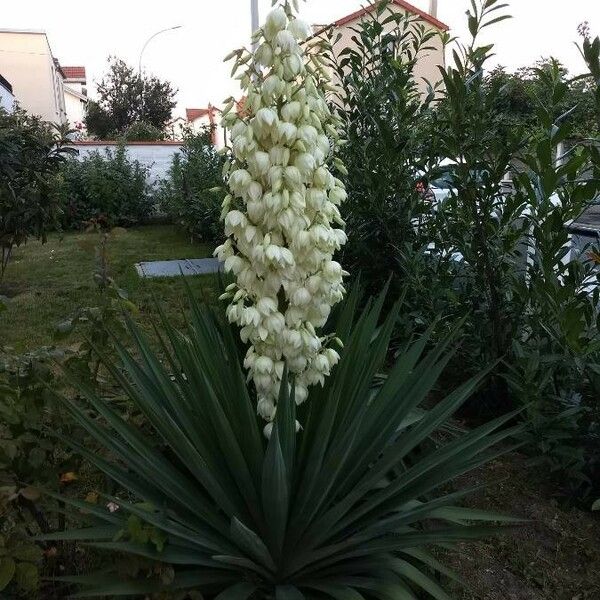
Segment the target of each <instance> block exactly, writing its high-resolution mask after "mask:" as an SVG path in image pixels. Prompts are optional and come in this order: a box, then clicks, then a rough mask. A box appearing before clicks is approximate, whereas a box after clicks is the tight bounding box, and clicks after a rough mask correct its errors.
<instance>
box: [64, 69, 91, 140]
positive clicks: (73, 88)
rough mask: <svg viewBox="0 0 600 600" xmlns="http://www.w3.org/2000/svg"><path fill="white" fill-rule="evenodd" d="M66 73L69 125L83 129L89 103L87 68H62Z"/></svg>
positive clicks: (66, 106)
mask: <svg viewBox="0 0 600 600" xmlns="http://www.w3.org/2000/svg"><path fill="white" fill-rule="evenodd" d="M62 72H63V73H64V90H65V110H66V111H67V120H68V121H69V125H71V127H74V128H77V129H79V128H81V127H83V121H84V119H85V108H86V105H87V102H88V97H87V88H86V84H87V80H86V75H85V67H62Z"/></svg>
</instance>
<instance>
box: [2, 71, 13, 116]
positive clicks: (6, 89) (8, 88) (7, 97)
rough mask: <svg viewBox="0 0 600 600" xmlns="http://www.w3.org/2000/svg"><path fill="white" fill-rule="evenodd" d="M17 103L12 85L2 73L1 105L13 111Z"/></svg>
mask: <svg viewBox="0 0 600 600" xmlns="http://www.w3.org/2000/svg"><path fill="white" fill-rule="evenodd" d="M14 103H15V97H14V96H13V89H12V85H11V84H10V83H9V82H8V81H7V80H6V79H4V77H2V75H1V74H0V107H2V108H4V109H5V110H7V111H9V112H10V111H12V109H13V106H14Z"/></svg>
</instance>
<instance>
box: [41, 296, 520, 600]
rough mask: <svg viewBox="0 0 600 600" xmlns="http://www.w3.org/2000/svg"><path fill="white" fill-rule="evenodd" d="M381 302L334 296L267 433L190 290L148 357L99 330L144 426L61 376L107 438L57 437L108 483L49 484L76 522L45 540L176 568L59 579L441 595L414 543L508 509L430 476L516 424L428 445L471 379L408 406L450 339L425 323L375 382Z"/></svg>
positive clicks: (214, 593) (304, 593)
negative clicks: (74, 512) (333, 345)
mask: <svg viewBox="0 0 600 600" xmlns="http://www.w3.org/2000/svg"><path fill="white" fill-rule="evenodd" d="M383 299H384V298H383V295H382V296H381V297H380V298H378V299H377V300H375V301H373V302H369V303H367V305H366V308H365V309H364V311H363V312H362V314H360V315H359V316H357V308H356V307H357V305H358V301H359V294H358V292H357V291H356V289H355V290H354V291H353V292H352V293H351V294H350V296H349V297H348V298H347V300H346V301H345V303H344V305H343V307H342V308H341V309H340V310H339V311H338V316H337V319H336V321H335V328H336V331H337V332H338V334H339V335H340V336H341V337H342V339H344V340H346V344H345V349H344V350H343V352H342V357H341V361H340V363H339V364H338V366H337V367H336V368H335V370H334V372H333V373H332V375H331V377H329V378H328V379H327V380H326V383H325V385H324V387H317V388H313V390H311V394H310V401H309V402H308V403H305V404H303V405H302V406H301V407H300V409H301V410H302V412H301V413H298V414H297V412H296V403H295V400H294V384H293V381H292V380H291V379H290V378H288V376H287V374H284V378H283V384H282V386H281V393H280V397H279V404H278V407H279V408H278V411H277V416H276V419H275V421H274V427H273V430H272V433H271V436H270V439H268V440H267V439H266V438H265V436H264V435H263V433H262V429H263V425H264V422H263V421H262V419H261V418H260V417H258V416H257V415H256V410H255V404H254V402H255V400H254V399H253V398H252V393H251V392H250V391H249V389H251V388H250V387H249V384H247V382H246V376H245V375H244V373H243V370H242V368H241V366H240V364H241V359H240V350H239V348H238V343H237V341H236V337H235V332H232V331H231V330H230V329H229V328H228V327H224V326H223V325H222V324H221V323H220V322H219V321H218V319H217V318H216V316H215V315H214V314H213V313H212V312H211V311H210V310H209V309H208V308H205V307H203V306H200V305H199V304H197V303H196V302H195V301H194V300H193V298H192V297H191V294H190V301H191V316H190V318H189V322H188V325H187V329H186V330H185V332H181V331H177V330H175V329H174V328H173V327H172V326H171V325H170V324H169V321H168V319H167V318H166V317H165V316H164V315H163V318H162V324H161V325H162V326H161V327H160V328H157V333H158V332H159V331H160V333H161V334H162V336H161V340H162V342H161V346H162V347H161V351H160V353H157V352H155V351H154V350H153V349H152V345H151V344H150V343H149V341H148V339H146V337H145V336H144V335H143V334H142V332H141V331H140V330H139V329H138V328H137V327H136V326H135V325H134V324H133V323H130V324H129V327H130V332H131V335H132V339H133V345H132V348H130V349H128V348H126V347H125V345H123V343H122V342H121V341H119V340H118V339H115V345H116V348H117V352H118V355H119V358H120V362H119V364H116V363H113V362H111V361H110V360H106V362H105V364H106V367H107V369H108V370H109V371H110V372H111V373H112V375H113V376H114V378H115V379H116V381H117V382H118V383H119V384H120V386H121V387H122V389H123V391H124V392H125V393H126V395H127V396H128V397H129V399H130V401H131V403H132V404H133V405H134V407H135V408H137V409H139V410H140V411H141V413H143V415H144V416H145V418H146V420H147V423H148V427H149V428H151V429H152V430H153V432H154V433H155V434H156V436H155V437H152V436H148V435H143V434H142V433H141V432H140V430H139V429H138V428H136V427H135V426H133V425H131V424H129V423H128V422H127V421H126V420H125V419H124V418H123V417H122V416H121V415H120V414H119V413H118V412H117V411H115V410H114V409H113V408H112V407H111V405H110V402H108V401H106V400H104V399H103V398H101V397H100V396H99V395H98V393H97V392H96V391H95V390H94V389H92V388H91V387H90V386H88V385H86V384H85V383H82V382H80V381H78V380H77V379H76V377H75V376H73V375H72V374H68V376H69V377H70V378H71V380H72V382H73V384H74V385H75V387H76V389H77V391H78V396H79V398H78V400H77V401H73V400H71V399H68V398H66V397H63V396H59V395H56V398H57V399H58V400H59V401H60V403H61V404H62V405H63V406H64V407H65V408H66V409H67V410H68V411H70V413H71V414H72V416H73V418H74V419H75V420H76V421H77V422H78V423H79V424H80V425H81V426H82V427H83V428H85V430H87V432H88V433H89V435H90V436H91V438H93V439H94V440H95V441H96V442H97V443H98V444H100V446H101V447H103V448H104V449H105V451H106V452H103V453H99V452H92V451H90V450H89V449H88V448H86V447H83V446H81V445H78V444H77V443H74V442H72V441H70V440H64V441H65V442H66V443H69V444H70V445H71V446H72V447H73V448H74V449H75V450H77V451H78V452H79V453H81V454H82V455H83V457H84V458H85V459H87V460H88V461H89V462H91V463H93V464H95V465H96V466H97V467H98V468H99V469H100V470H102V471H103V472H104V473H106V474H107V475H108V476H109V477H110V478H112V479H113V480H114V481H115V482H116V483H117V484H118V486H119V487H120V489H121V490H122V493H121V492H119V493H118V494H117V496H114V497H112V496H106V499H105V502H106V503H107V506H109V507H110V510H109V508H104V507H103V506H102V505H93V504H88V503H85V502H80V501H78V500H74V499H72V498H62V500H63V501H65V502H67V503H68V504H69V505H71V506H72V507H73V508H75V509H78V510H79V516H80V517H81V518H84V519H87V520H88V524H87V526H86V527H85V528H83V529H78V530H71V531H67V532H65V533H62V534H56V535H53V536H46V537H45V539H63V540H64V539H69V540H79V541H83V542H87V543H88V544H89V545H91V546H94V547H96V548H100V549H103V550H106V551H110V552H113V553H115V552H116V553H121V552H122V553H127V554H131V555H137V556H141V557H146V558H149V559H153V560H156V561H160V562H162V563H167V564H169V565H172V567H173V569H174V573H175V575H174V578H173V580H172V582H171V583H170V584H168V585H164V584H162V583H161V582H159V581H157V580H152V579H143V580H141V581H118V580H115V576H114V574H110V573H109V574H107V573H104V574H93V575H89V576H76V577H64V578H62V579H63V580H64V581H66V582H70V583H76V584H80V586H82V587H81V591H80V592H79V593H78V594H76V595H75V596H74V597H92V596H108V597H118V596H133V597H139V596H142V595H146V594H150V593H153V592H160V591H163V590H164V591H174V592H175V591H184V590H194V591H197V592H200V593H201V594H202V595H203V596H204V597H205V598H218V599H219V600H243V599H247V598H248V599H262V598H275V599H277V600H297V599H301V598H335V599H336V600H337V599H344V600H347V599H348V600H354V599H361V598H402V599H404V598H407V599H410V598H417V597H423V596H421V595H420V594H422V593H425V594H427V595H428V597H433V598H437V599H445V598H448V595H447V593H446V592H445V591H444V590H443V588H442V587H441V586H440V584H439V583H438V581H437V580H438V579H439V577H438V576H439V574H443V575H447V576H452V573H451V572H450V571H448V570H447V569H446V568H445V567H444V566H443V565H442V564H441V563H440V562H438V560H436V558H434V555H433V554H432V553H430V550H429V548H430V547H434V546H443V547H446V546H447V545H448V544H452V543H454V542H457V541H460V540H469V539H473V538H477V537H480V536H482V535H487V534H491V533H494V532H496V531H497V530H498V529H500V528H501V525H498V522H501V521H507V520H508V519H507V518H505V517H502V516H500V515H491V514H487V513H483V512H481V511H476V510H470V509H466V508H460V507H459V506H457V504H459V503H460V499H461V498H463V497H464V496H466V495H467V494H468V493H469V492H471V491H472V490H461V491H459V492H455V491H454V492H453V491H446V492H444V491H442V490H444V488H445V487H446V484H447V483H448V482H450V481H451V480H452V479H453V478H455V477H457V476H458V475H460V474H462V473H465V472H467V471H469V470H472V469H474V468H476V467H478V466H480V465H482V464H484V463H485V462H487V461H488V460H490V459H491V458H493V457H494V456H495V455H496V454H497V453H498V452H497V451H495V450H493V449H492V448H493V446H495V445H497V444H498V443H499V442H502V441H503V440H507V439H510V438H511V436H513V435H514V434H515V433H516V430H517V427H514V426H508V427H505V425H506V424H507V423H508V422H509V421H510V420H511V418H512V416H513V415H507V416H505V417H503V418H500V419H497V420H495V421H493V422H490V423H489V424H487V425H484V426H482V427H480V428H478V429H475V430H473V431H470V432H468V433H466V434H463V435H461V436H459V437H451V438H448V439H449V441H447V442H446V443H445V444H443V445H441V444H433V443H431V442H430V440H431V436H432V434H434V433H435V432H436V430H438V429H439V428H440V427H441V426H443V425H444V424H445V423H446V422H447V421H448V419H449V417H450V416H451V415H452V413H453V412H454V411H455V410H456V409H457V408H458V407H459V406H460V405H461V403H462V402H463V401H464V400H465V399H466V398H467V397H468V396H469V394H470V393H471V392H472V391H473V390H474V389H475V388H476V386H477V385H478V382H479V380H480V377H477V378H475V379H472V380H471V381H469V382H468V383H466V384H464V385H463V386H461V387H460V388H458V389H456V390H454V391H453V392H452V393H450V394H449V395H448V396H447V397H446V398H445V399H443V400H441V401H439V402H437V404H436V405H435V406H434V408H432V409H430V410H426V411H425V410H419V406H420V405H421V403H422V402H423V400H424V399H425V398H427V396H428V394H429V393H430V391H431V390H432V388H433V386H434V385H435V383H436V380H437V378H438V376H439V375H440V373H441V372H442V370H443V369H444V367H445V365H446V364H447V363H448V360H449V359H450V357H451V356H452V353H453V350H452V347H453V345H454V343H455V337H456V336H452V337H450V338H448V339H446V340H445V341H444V342H443V343H442V344H441V345H439V346H438V347H436V348H435V349H434V350H432V351H429V352H427V353H425V352H424V349H425V347H426V346H427V344H428V339H429V337H428V336H427V335H426V336H424V337H423V338H421V339H419V340H418V341H417V342H415V343H413V344H411V345H409V346H408V347H407V348H406V349H405V350H404V351H403V352H401V353H400V355H399V356H398V358H397V360H396V363H395V365H394V366H393V367H392V368H391V369H389V370H388V371H387V372H388V375H387V377H386V378H385V379H384V382H383V384H381V383H380V384H379V385H378V386H377V387H373V381H374V377H375V376H376V375H377V373H379V372H381V370H382V368H383V366H384V362H385V360H386V355H387V350H388V343H389V340H390V335H391V332H392V330H393V326H394V323H395V322H396V319H397V315H398V311H399V305H396V306H395V308H394V309H393V310H392V311H391V312H390V313H389V314H388V315H387V317H385V318H384V319H382V318H381V308H382V304H383ZM163 338H164V339H163ZM297 420H299V422H300V423H301V427H300V429H299V430H298V431H297V426H296V423H297ZM446 437H447V436H446ZM503 447H504V449H505V450H506V444H503ZM416 450H418V452H416ZM107 457H108V458H107ZM116 507H118V509H117V510H115V508H116ZM111 511H112V512H111ZM132 517H135V518H137V519H138V520H139V521H141V522H142V523H143V524H144V526H145V527H148V528H151V530H152V535H150V536H148V541H147V542H141V541H140V540H139V539H137V540H136V539H131V538H130V537H129V536H128V534H127V531H128V522H130V520H131V518H132ZM486 522H487V523H486Z"/></svg>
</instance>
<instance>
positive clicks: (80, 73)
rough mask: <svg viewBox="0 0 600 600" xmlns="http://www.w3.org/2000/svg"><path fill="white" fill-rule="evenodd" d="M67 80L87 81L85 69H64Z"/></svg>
mask: <svg viewBox="0 0 600 600" xmlns="http://www.w3.org/2000/svg"><path fill="white" fill-rule="evenodd" d="M62 70H63V73H64V74H65V79H83V80H84V81H85V78H86V77H85V67H62Z"/></svg>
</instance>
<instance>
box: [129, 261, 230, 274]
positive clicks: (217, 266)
mask: <svg viewBox="0 0 600 600" xmlns="http://www.w3.org/2000/svg"><path fill="white" fill-rule="evenodd" d="M222 268H223V264H222V263H220V262H219V260H218V259H216V258H185V259H182V260H155V261H150V262H141V263H137V264H136V265H135V269H136V271H137V273H138V275H139V276H140V277H145V278H153V277H179V276H181V275H182V274H183V275H184V276H186V277H189V276H192V275H210V274H213V273H218V272H219V271H221V270H222Z"/></svg>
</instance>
